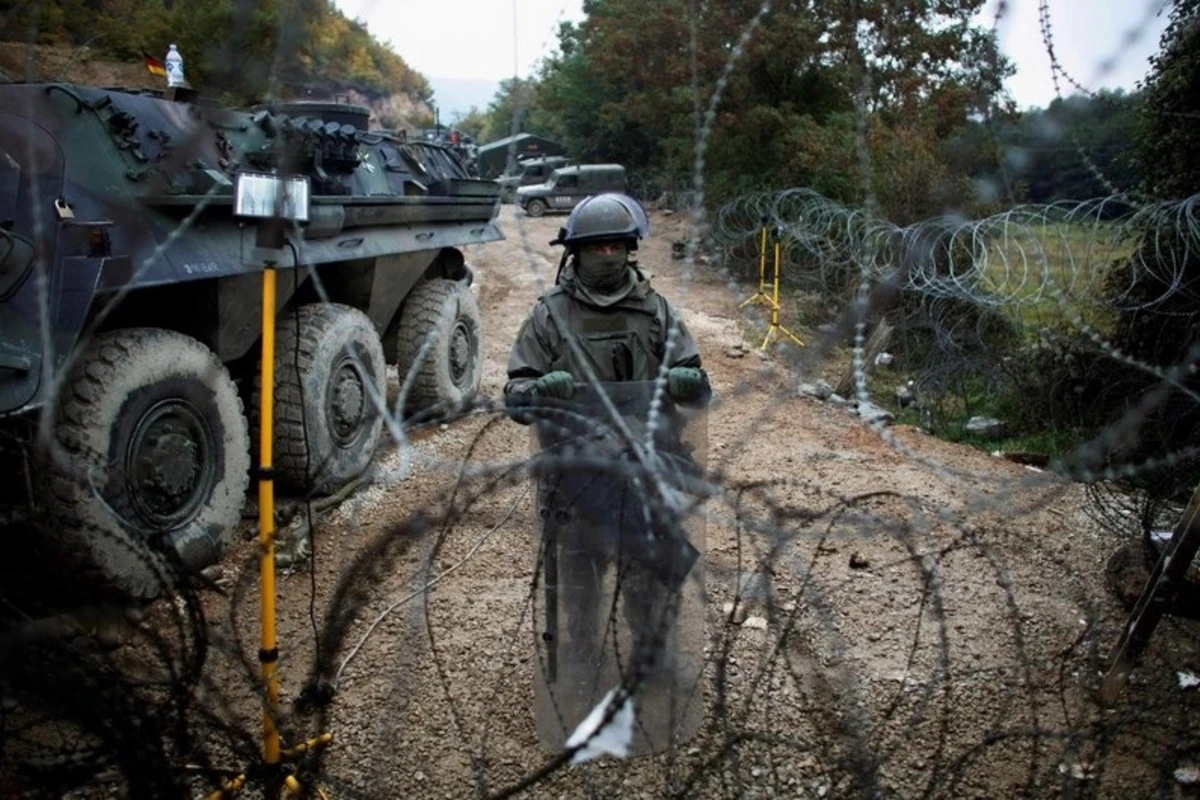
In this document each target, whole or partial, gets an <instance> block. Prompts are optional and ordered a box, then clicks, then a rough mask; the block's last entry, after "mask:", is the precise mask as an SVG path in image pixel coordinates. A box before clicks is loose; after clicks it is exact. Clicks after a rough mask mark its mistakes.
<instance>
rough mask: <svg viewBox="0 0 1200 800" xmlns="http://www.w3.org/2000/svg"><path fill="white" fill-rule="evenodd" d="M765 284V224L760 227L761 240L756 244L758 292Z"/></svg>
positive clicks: (760, 292) (760, 291) (761, 290)
mask: <svg viewBox="0 0 1200 800" xmlns="http://www.w3.org/2000/svg"><path fill="white" fill-rule="evenodd" d="M766 285H767V226H766V225H763V227H762V241H761V243H760V244H759V246H758V293H759V294H762V293H763V289H765V288H766Z"/></svg>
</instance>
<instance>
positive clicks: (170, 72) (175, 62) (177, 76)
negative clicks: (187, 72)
mask: <svg viewBox="0 0 1200 800" xmlns="http://www.w3.org/2000/svg"><path fill="white" fill-rule="evenodd" d="M166 68H167V86H168V87H173V86H185V85H186V84H185V83H184V80H183V56H181V55H179V51H178V50H177V49H175V45H173V44H172V45H171V47H170V49H169V50H167V58H166Z"/></svg>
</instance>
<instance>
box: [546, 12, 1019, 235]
mask: <svg viewBox="0 0 1200 800" xmlns="http://www.w3.org/2000/svg"><path fill="white" fill-rule="evenodd" d="M983 2H984V0H943V1H942V2H937V3H934V2H906V3H895V2H893V1H892V0H857V1H856V2H855V1H853V0H781V2H776V3H773V4H772V6H771V10H770V13H769V14H766V15H765V16H763V17H759V16H757V15H758V14H759V11H760V7H761V3H760V2H758V0H728V2H721V3H717V2H709V1H707V0H660V2H656V3H653V4H647V3H645V2H640V1H639V0H588V2H586V3H585V4H584V10H585V12H586V14H587V16H586V18H585V19H584V20H583V21H582V22H581V23H579V24H578V25H577V26H575V25H565V26H563V28H562V29H561V30H560V34H559V47H560V51H561V52H560V54H558V55H556V56H554V57H553V58H551V59H548V60H547V61H546V62H545V63H544V64H543V69H542V72H541V73H540V81H539V84H538V91H537V103H536V110H535V111H534V117H535V118H539V119H540V118H541V117H540V116H539V115H545V117H547V118H553V120H554V124H556V125H558V126H559V127H560V131H559V137H558V138H561V139H562V140H563V141H565V142H566V143H567V144H568V145H569V146H570V148H571V151H572V152H573V153H575V154H576V155H577V156H578V157H579V158H602V159H604V160H616V161H621V162H623V163H625V164H626V166H627V167H629V168H630V169H631V170H633V171H639V172H644V171H652V172H657V173H660V174H661V173H666V174H679V173H686V172H688V171H689V170H690V169H691V167H692V164H693V162H694V161H695V155H696V141H697V136H698V134H699V133H700V132H701V129H700V128H699V124H700V122H701V118H702V115H703V114H704V112H705V111H706V110H707V108H708V106H709V104H710V102H711V101H712V98H713V93H714V91H715V89H716V86H717V84H718V79H720V78H721V77H722V76H723V75H725V76H726V80H727V85H726V86H725V89H724V91H723V93H722V95H721V96H720V98H719V103H718V106H717V108H716V112H717V113H716V116H715V120H714V123H713V126H712V129H711V130H710V131H708V134H709V139H708V152H707V156H708V157H707V174H706V178H708V180H709V187H710V190H711V191H710V193H709V196H710V198H711V199H712V200H713V202H714V203H716V202H720V201H721V200H722V199H723V198H725V197H728V196H729V195H731V194H733V193H737V192H740V191H745V190H747V189H749V188H754V189H765V188H771V187H782V186H797V185H804V186H824V187H826V188H829V189H830V190H831V191H833V192H834V196H835V198H836V199H839V200H843V201H845V202H851V203H857V202H862V201H863V199H864V198H865V196H866V193H867V191H868V189H872V190H873V189H874V188H875V184H877V183H878V180H876V179H875V178H873V179H872V180H871V182H870V183H869V184H864V182H863V181H862V180H856V176H857V175H858V174H859V173H860V172H861V170H860V169H859V168H858V167H857V166H856V165H857V164H858V163H859V160H858V157H857V154H856V145H857V138H856V137H857V135H858V134H857V131H858V126H857V122H858V118H857V117H856V110H857V112H859V113H861V114H865V115H866V116H867V117H869V118H870V119H869V121H868V125H867V128H868V129H870V130H871V131H872V132H873V134H872V136H870V137H868V141H867V145H868V148H869V150H870V155H871V157H872V164H873V165H874V166H877V167H878V170H877V171H878V174H879V176H881V178H882V179H883V180H884V181H885V182H886V181H894V180H904V181H909V185H908V186H907V187H906V188H903V189H901V190H899V191H890V187H885V188H889V191H888V192H885V193H884V194H887V195H888V196H889V198H890V199H889V200H888V203H889V206H888V207H886V208H884V211H885V212H886V213H893V214H903V215H904V216H907V217H911V216H913V215H914V214H919V213H936V212H938V211H940V210H941V209H938V208H936V207H935V205H934V204H935V203H939V202H942V200H943V199H944V197H945V196H946V193H945V192H943V191H942V189H943V188H944V187H945V186H946V185H949V184H951V183H955V182H954V181H951V180H948V178H947V175H946V174H945V170H944V169H941V168H939V167H937V166H936V165H937V160H938V158H939V152H938V146H937V143H938V141H939V140H940V139H942V138H944V137H945V136H947V135H949V134H950V133H952V132H953V131H955V130H957V129H958V128H959V127H961V126H962V125H964V124H966V123H967V122H968V121H969V120H970V119H971V117H972V116H973V115H976V116H977V115H979V114H981V113H983V112H984V111H985V110H987V109H989V108H990V107H991V106H992V105H993V104H994V102H995V101H996V99H997V97H998V93H999V91H1000V82H1001V81H1002V80H1003V77H1004V76H1005V75H1006V74H1007V71H1008V66H1007V64H1006V63H1005V62H1004V60H1003V59H1002V58H1001V57H1000V56H999V54H998V52H997V50H996V46H995V41H994V39H993V37H992V36H991V34H990V32H988V31H983V30H980V29H978V28H975V27H974V26H973V24H972V20H973V18H974V15H975V14H976V13H977V11H978V10H979V8H980V7H981V6H982V4H983ZM752 20H758V24H757V26H756V27H754V28H751V21H752ZM748 30H749V31H752V35H751V36H750V37H749V39H748V40H747V41H746V43H745V46H744V47H742V46H741V44H740V43H741V42H742V40H743V34H744V33H746V32H747V31H748ZM731 64H732V66H733V69H732V71H728V72H727V67H729V66H730V65H731ZM914 145H915V146H917V147H918V149H919V152H921V153H928V154H929V158H928V159H925V158H922V159H918V160H917V161H915V162H913V161H910V160H907V159H906V158H905V152H906V148H911V147H913V146H914ZM826 156H829V157H831V159H832V160H829V159H826V158H825V157H826ZM914 164H915V165H916V166H919V167H920V169H916V168H914ZM835 165H836V166H835ZM847 165H848V170H847V169H846V167H847ZM835 170H836V172H835ZM847 178H849V179H847ZM932 187H938V191H936V192H934V191H930V190H931V188H932ZM957 190H958V191H960V192H961V191H962V190H961V187H958V189H957ZM914 199H919V200H921V203H920V204H919V205H917V206H914V205H912V202H913V200H914ZM900 204H903V206H901V205H900Z"/></svg>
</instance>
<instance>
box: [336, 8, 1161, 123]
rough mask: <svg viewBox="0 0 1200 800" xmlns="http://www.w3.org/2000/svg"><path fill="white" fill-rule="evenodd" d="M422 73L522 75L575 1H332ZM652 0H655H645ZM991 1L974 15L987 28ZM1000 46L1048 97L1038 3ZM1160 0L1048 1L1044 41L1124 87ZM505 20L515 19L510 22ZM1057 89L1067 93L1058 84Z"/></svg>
mask: <svg viewBox="0 0 1200 800" xmlns="http://www.w3.org/2000/svg"><path fill="white" fill-rule="evenodd" d="M335 2H336V3H337V5H338V6H339V7H340V8H341V9H342V11H343V12H344V13H345V14H346V15H347V16H349V17H351V18H358V19H361V20H362V21H364V22H365V23H366V24H367V28H368V29H369V30H370V31H371V33H372V34H373V35H374V36H375V37H376V38H377V39H380V40H381V41H383V42H386V43H389V44H390V45H391V46H392V48H393V49H394V50H395V51H396V52H397V53H399V54H400V57H401V58H403V59H404V61H405V62H406V63H407V64H408V65H409V66H411V67H412V68H413V69H415V70H417V71H418V72H421V73H423V74H424V75H425V76H426V77H429V78H472V79H480V80H485V81H500V80H503V79H505V78H509V77H512V76H513V74H517V75H520V76H522V77H525V76H528V75H529V74H530V73H531V72H532V69H533V67H534V66H535V65H536V64H537V62H538V60H539V59H540V58H541V57H542V56H543V55H544V54H545V53H546V52H547V51H548V50H550V49H552V48H553V47H554V46H555V45H556V43H557V36H556V32H557V30H558V25H559V23H560V22H562V21H564V20H569V21H572V22H578V21H579V20H581V19H582V18H583V12H582V10H581V6H582V0H449V2H436V0H434V1H432V2H431V0H335ZM646 2H655V0H646ZM999 2H1000V0H989V3H988V9H987V11H986V13H985V15H984V17H983V19H982V20H981V21H982V22H983V23H984V24H987V25H990V24H991V23H992V20H993V19H994V17H995V9H996V7H997V4H998V3H999ZM1005 5H1006V11H1005V16H1004V18H1003V19H1002V20H1001V22H1000V32H1001V38H1000V42H1001V47H1002V49H1003V50H1004V52H1005V53H1006V54H1007V55H1008V56H1009V57H1010V58H1011V59H1012V60H1013V61H1014V62H1015V64H1016V66H1017V74H1016V76H1015V77H1013V78H1012V79H1010V81H1009V84H1008V86H1009V91H1010V92H1011V93H1012V95H1013V97H1014V98H1015V99H1016V101H1017V104H1018V105H1019V106H1021V107H1023V108H1024V107H1028V106H1044V105H1046V104H1047V103H1049V102H1050V101H1051V100H1053V99H1054V96H1055V94H1054V83H1053V81H1052V78H1051V72H1050V59H1049V57H1048V56H1047V54H1046V49H1045V46H1044V45H1043V43H1042V34H1041V30H1040V26H1039V22H1038V16H1039V15H1038V0H1007V2H1006V3H1005ZM1164 5H1165V0H1050V3H1049V8H1050V21H1051V25H1052V29H1053V31H1054V45H1055V50H1056V53H1057V55H1058V58H1059V61H1060V62H1061V64H1062V66H1063V68H1064V69H1066V70H1067V72H1068V73H1070V75H1071V77H1072V78H1074V79H1075V80H1076V81H1079V82H1080V83H1081V84H1083V85H1084V86H1085V87H1087V88H1088V89H1090V90H1093V91H1095V90H1098V89H1100V88H1124V89H1133V88H1134V85H1135V84H1136V82H1137V81H1138V80H1139V79H1140V78H1141V77H1142V76H1144V75H1145V74H1146V71H1147V69H1148V65H1147V62H1146V59H1147V58H1148V57H1149V56H1150V55H1152V54H1153V53H1155V52H1156V51H1157V49H1158V38H1159V35H1160V34H1161V33H1162V30H1163V27H1164V26H1165V23H1166V17H1165V14H1163V15H1157V14H1156V13H1155V12H1156V11H1157V10H1158V9H1159V8H1161V7H1162V6H1164ZM514 23H515V24H514ZM1060 87H1061V89H1062V91H1063V94H1064V95H1066V94H1070V93H1072V92H1073V91H1074V89H1073V88H1072V87H1071V86H1070V85H1069V84H1067V83H1065V82H1063V81H1061V80H1060Z"/></svg>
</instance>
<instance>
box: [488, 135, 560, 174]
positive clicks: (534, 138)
mask: <svg viewBox="0 0 1200 800" xmlns="http://www.w3.org/2000/svg"><path fill="white" fill-rule="evenodd" d="M566 154H567V148H566V147H565V146H564V145H562V144H559V143H558V142H556V141H554V140H553V139H547V138H546V137H544V136H538V135H537V134H533V133H518V134H516V135H515V136H506V137H504V138H503V139H497V140H495V141H494V142H488V143H487V144H482V145H480V146H479V152H478V159H479V174H480V175H481V176H482V177H484V178H499V177H500V176H501V175H503V174H504V173H505V172H507V171H508V169H509V168H510V167H511V165H512V164H514V163H515V162H517V161H519V160H520V159H522V158H542V157H544V156H565V155H566Z"/></svg>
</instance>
